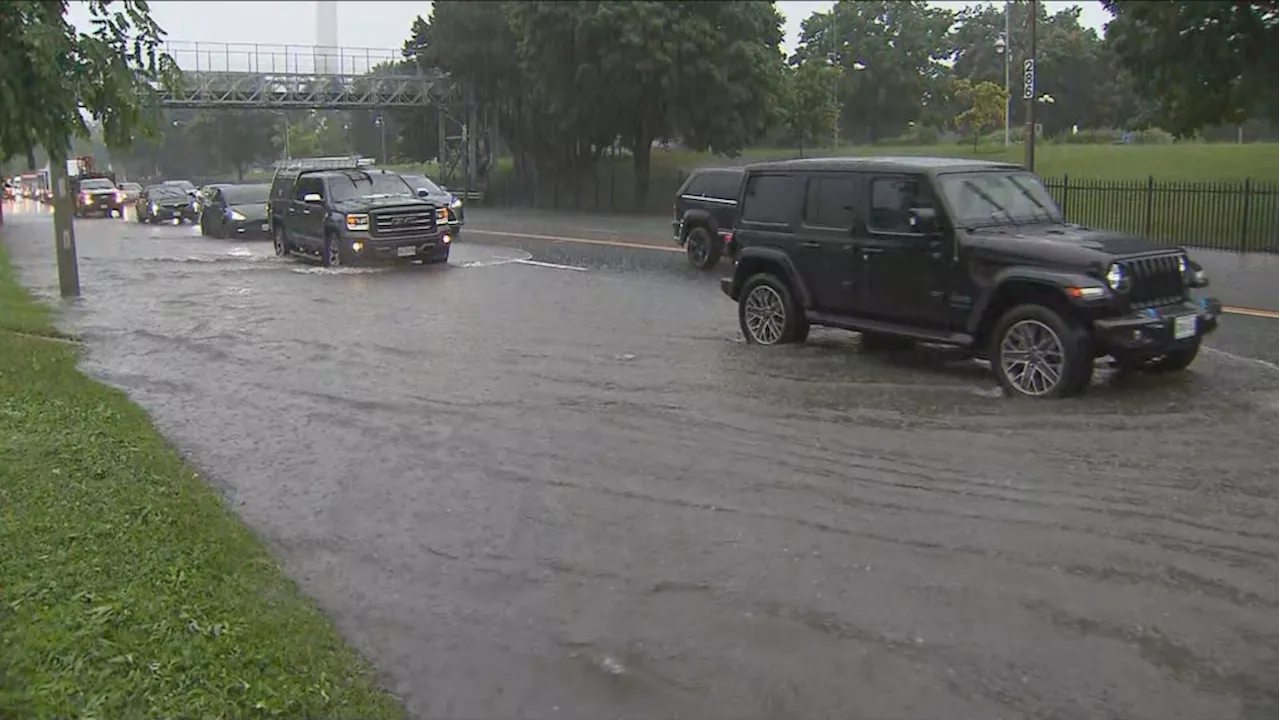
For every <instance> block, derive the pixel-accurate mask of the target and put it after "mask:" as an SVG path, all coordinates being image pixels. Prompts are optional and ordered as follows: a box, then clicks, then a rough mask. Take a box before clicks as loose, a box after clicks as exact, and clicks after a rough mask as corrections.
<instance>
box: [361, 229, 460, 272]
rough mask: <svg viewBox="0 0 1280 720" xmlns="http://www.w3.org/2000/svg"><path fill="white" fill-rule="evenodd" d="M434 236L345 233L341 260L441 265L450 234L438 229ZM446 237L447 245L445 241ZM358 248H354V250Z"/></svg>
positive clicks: (448, 245)
mask: <svg viewBox="0 0 1280 720" xmlns="http://www.w3.org/2000/svg"><path fill="white" fill-rule="evenodd" d="M440 230H441V232H440V233H439V234H436V235H427V236H418V237H402V238H394V239H392V238H371V237H368V236H356V235H351V234H348V235H346V236H344V237H343V238H342V242H343V243H344V245H345V247H344V248H343V259H344V261H345V262H348V263H350V264H354V265H359V264H364V263H387V262H413V261H414V260H421V261H423V262H442V261H444V260H447V259H449V248H450V247H451V246H452V244H453V238H454V236H453V234H452V232H451V231H450V230H449V229H447V228H446V226H443V225H442V226H441V228H440ZM445 238H448V242H446V241H445ZM357 248H358V249H357Z"/></svg>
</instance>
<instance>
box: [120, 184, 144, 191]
mask: <svg viewBox="0 0 1280 720" xmlns="http://www.w3.org/2000/svg"><path fill="white" fill-rule="evenodd" d="M120 189H121V190H125V191H127V192H138V191H139V190H141V189H142V186H141V185H139V184H138V183H120Z"/></svg>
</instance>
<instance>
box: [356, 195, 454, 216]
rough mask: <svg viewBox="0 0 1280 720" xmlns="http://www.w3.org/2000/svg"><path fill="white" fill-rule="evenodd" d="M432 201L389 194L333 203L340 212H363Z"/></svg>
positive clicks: (417, 205) (414, 205)
mask: <svg viewBox="0 0 1280 720" xmlns="http://www.w3.org/2000/svg"><path fill="white" fill-rule="evenodd" d="M429 205H434V203H430V202H427V201H426V200H420V199H418V198H416V197H410V196H408V195H391V196H376V195H374V196H369V197H361V198H352V199H350V200H343V201H342V202H339V203H334V206H333V207H334V209H335V210H338V211H340V212H353V213H358V212H365V211H366V210H379V209H381V208H388V207H410V208H415V207H422V208H425V207H427V206H429Z"/></svg>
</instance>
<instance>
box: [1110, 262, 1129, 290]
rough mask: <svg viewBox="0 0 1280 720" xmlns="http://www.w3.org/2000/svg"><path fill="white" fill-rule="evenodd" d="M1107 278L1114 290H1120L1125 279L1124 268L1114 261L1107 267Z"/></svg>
mask: <svg viewBox="0 0 1280 720" xmlns="http://www.w3.org/2000/svg"><path fill="white" fill-rule="evenodd" d="M1106 280H1107V286H1108V287H1110V288H1111V289H1112V290H1119V289H1120V287H1121V286H1122V285H1124V281H1125V274H1124V268H1123V267H1121V266H1120V265H1118V264H1116V263H1112V264H1111V267H1109V268H1107V275H1106Z"/></svg>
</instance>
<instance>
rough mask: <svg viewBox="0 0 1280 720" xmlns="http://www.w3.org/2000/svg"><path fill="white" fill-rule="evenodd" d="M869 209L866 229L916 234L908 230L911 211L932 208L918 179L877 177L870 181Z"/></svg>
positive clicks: (926, 192)
mask: <svg viewBox="0 0 1280 720" xmlns="http://www.w3.org/2000/svg"><path fill="white" fill-rule="evenodd" d="M870 207H871V211H870V213H869V214H868V217H867V229H868V230H872V231H876V232H887V233H906V234H911V235H915V234H916V232H915V230H914V229H913V228H912V227H911V210H912V209H913V208H931V207H933V199H932V197H931V196H930V195H929V193H928V188H927V187H926V186H925V185H924V184H923V183H922V182H920V179H919V178H914V177H895V178H886V177H878V178H872V180H871V203H870Z"/></svg>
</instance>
